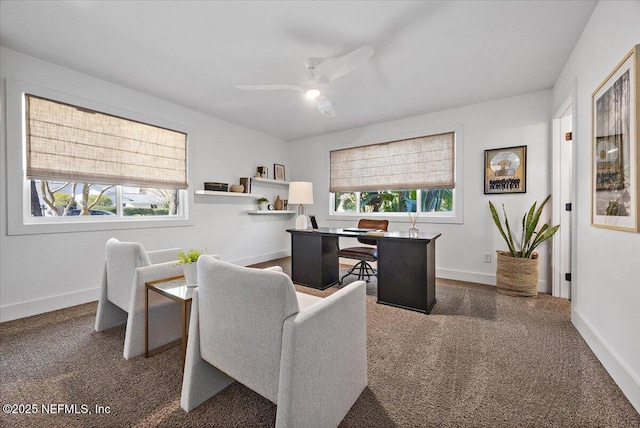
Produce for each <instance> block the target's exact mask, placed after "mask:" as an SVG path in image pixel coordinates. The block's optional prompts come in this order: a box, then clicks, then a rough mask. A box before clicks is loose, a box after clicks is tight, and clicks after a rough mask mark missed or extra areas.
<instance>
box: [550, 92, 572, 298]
mask: <svg viewBox="0 0 640 428" xmlns="http://www.w3.org/2000/svg"><path fill="white" fill-rule="evenodd" d="M573 100H574V97H573V94H569V96H568V97H567V98H566V100H565V101H564V103H562V105H561V106H560V108H559V109H558V110H557V111H556V114H555V115H554V117H553V136H552V156H553V166H552V180H551V183H552V184H551V186H552V191H551V193H552V195H553V199H552V204H553V207H552V218H553V222H552V224H553V223H555V224H560V225H561V230H560V231H558V233H556V234H555V235H554V236H553V238H552V248H553V251H552V258H551V280H552V286H551V289H552V293H551V294H552V295H553V296H554V297H561V298H565V299H568V298H570V297H571V290H570V287H571V284H570V283H567V281H566V280H565V278H564V274H565V273H566V271H571V270H572V267H571V266H570V265H569V266H564V264H563V259H564V258H565V257H569V258H570V260H569V263H571V251H572V247H571V235H568V239H565V240H564V241H563V240H562V237H563V235H564V234H565V233H566V232H564V231H563V230H562V229H563V227H562V226H565V227H566V226H569V233H570V234H571V233H573V232H572V229H573V227H574V226H573V224H572V218H571V215H569V221H568V224H563V222H562V221H561V219H562V217H563V216H562V213H563V211H564V205H565V204H566V203H570V202H572V193H573V187H574V186H573V183H572V182H571V180H573V165H574V163H573V162H571V164H570V165H566V164H565V163H564V162H563V155H562V153H563V152H562V150H563V145H564V144H567V143H566V142H565V139H564V135H563V134H564V132H565V131H566V130H565V129H564V128H563V126H562V122H563V120H564V119H565V117H566V116H568V115H571V116H572V119H571V120H572V122H573V114H574V112H575V109H574V107H573V106H574V104H573ZM571 133H572V141H571V150H572V152H571V158H572V160H573V151H574V148H573V147H574V143H575V138H574V135H573V123H572V129H571ZM564 168H570V169H571V171H570V172H571V176H570V177H569V180H568V181H570V183H569V186H570V188H569V193H570V194H569V195H565V194H564V192H563V187H562V184H563V181H564V178H566V177H564V176H563V170H564ZM567 196H568V198H566V197H567ZM563 197H564V198H563ZM573 206H574V207H575V204H573ZM565 219H566V216H565ZM565 223H566V222H565ZM565 241H566V242H565ZM562 244H564V245H562Z"/></svg>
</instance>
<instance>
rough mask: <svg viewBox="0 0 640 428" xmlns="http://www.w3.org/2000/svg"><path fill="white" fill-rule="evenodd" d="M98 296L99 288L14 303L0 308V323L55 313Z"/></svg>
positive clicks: (90, 300)
mask: <svg viewBox="0 0 640 428" xmlns="http://www.w3.org/2000/svg"><path fill="white" fill-rule="evenodd" d="M99 296H100V288H99V287H96V288H91V289H89V290H82V291H76V292H73V293H67V294H61V295H59V296H53V297H45V298H43V299H37V300H31V301H29V302H21V303H14V304H12V305H6V306H1V307H0V322H5V321H11V320H15V319H18V318H25V317H30V316H32V315H39V314H44V313H45V312H51V311H57V310H58V309H64V308H68V307H71V306H76V305H81V304H83V303H89V302H94V301H96V300H98V297H99Z"/></svg>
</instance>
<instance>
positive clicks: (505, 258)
mask: <svg viewBox="0 0 640 428" xmlns="http://www.w3.org/2000/svg"><path fill="white" fill-rule="evenodd" d="M550 198H551V195H549V196H547V197H546V198H545V200H544V201H543V202H542V204H540V206H539V207H537V208H536V205H537V202H534V203H533V205H532V206H531V208H529V211H528V212H526V213H525V215H524V216H523V217H522V232H521V233H520V241H517V237H515V236H514V233H513V232H512V230H511V227H510V226H509V220H508V218H507V212H506V210H505V208H504V204H503V205H502V212H503V216H504V227H503V226H502V220H501V219H500V215H499V214H498V211H497V210H496V207H495V206H494V205H493V203H492V202H491V201H489V210H491V216H492V217H493V221H494V223H495V224H496V226H497V227H498V230H499V231H500V234H501V235H502V237H503V238H504V240H505V242H506V243H507V246H508V247H509V251H497V254H498V257H497V259H498V267H497V270H496V279H497V281H496V290H497V291H498V292H499V293H502V294H508V295H510V296H531V297H535V296H537V295H538V253H536V252H534V250H535V249H536V248H537V247H538V246H539V245H540V244H542V243H543V242H545V241H546V240H548V239H549V238H551V237H552V236H553V235H554V234H555V233H556V232H557V231H558V228H560V225H556V226H551V225H550V224H549V223H545V224H543V225H542V226H540V228H538V223H539V222H540V215H541V214H542V209H543V208H544V206H545V205H546V204H547V202H548V201H549V199H550Z"/></svg>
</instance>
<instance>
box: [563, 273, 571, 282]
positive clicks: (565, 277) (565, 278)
mask: <svg viewBox="0 0 640 428" xmlns="http://www.w3.org/2000/svg"><path fill="white" fill-rule="evenodd" d="M564 280H565V281H571V273H565V274H564Z"/></svg>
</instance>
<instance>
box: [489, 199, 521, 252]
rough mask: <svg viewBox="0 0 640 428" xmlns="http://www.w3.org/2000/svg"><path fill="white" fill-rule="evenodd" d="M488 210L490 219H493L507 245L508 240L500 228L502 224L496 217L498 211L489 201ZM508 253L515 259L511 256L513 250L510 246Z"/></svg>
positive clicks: (498, 217) (497, 216)
mask: <svg viewBox="0 0 640 428" xmlns="http://www.w3.org/2000/svg"><path fill="white" fill-rule="evenodd" d="M503 208H504V207H503ZM489 210H490V211H491V217H493V222H494V223H495V224H496V227H497V228H498V230H499V231H500V234H501V235H502V238H504V240H505V242H506V243H507V245H509V240H508V239H507V235H506V233H505V232H504V229H503V228H502V223H501V221H500V216H499V215H498V211H497V210H496V207H495V206H494V205H493V203H491V201H489ZM509 252H510V253H511V255H512V256H513V257H515V256H514V255H513V249H512V248H511V247H510V246H509Z"/></svg>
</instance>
